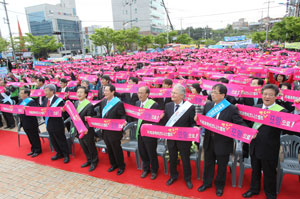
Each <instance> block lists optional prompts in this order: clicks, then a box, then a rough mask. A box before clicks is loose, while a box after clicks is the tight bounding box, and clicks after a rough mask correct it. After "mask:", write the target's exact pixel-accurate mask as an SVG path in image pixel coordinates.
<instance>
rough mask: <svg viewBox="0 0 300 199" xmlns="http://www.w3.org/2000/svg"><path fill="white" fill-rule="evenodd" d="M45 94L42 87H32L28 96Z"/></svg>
mask: <svg viewBox="0 0 300 199" xmlns="http://www.w3.org/2000/svg"><path fill="white" fill-rule="evenodd" d="M40 96H45V92H44V90H43V89H34V90H31V91H30V97H40Z"/></svg>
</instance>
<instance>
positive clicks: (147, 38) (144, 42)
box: [138, 35, 154, 50]
mask: <svg viewBox="0 0 300 199" xmlns="http://www.w3.org/2000/svg"><path fill="white" fill-rule="evenodd" d="M153 41H154V37H153V36H152V35H141V37H140V40H139V42H138V44H139V47H141V48H142V49H143V50H147V48H148V46H149V45H151V44H153Z"/></svg>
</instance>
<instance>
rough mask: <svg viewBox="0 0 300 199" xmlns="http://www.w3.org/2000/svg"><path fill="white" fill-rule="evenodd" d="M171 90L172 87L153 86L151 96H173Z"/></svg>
mask: <svg viewBox="0 0 300 199" xmlns="http://www.w3.org/2000/svg"><path fill="white" fill-rule="evenodd" d="M171 92H172V89H171V88H151V89H150V95H149V96H150V97H151V98H164V97H171Z"/></svg>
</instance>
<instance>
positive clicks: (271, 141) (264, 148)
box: [250, 104, 287, 160]
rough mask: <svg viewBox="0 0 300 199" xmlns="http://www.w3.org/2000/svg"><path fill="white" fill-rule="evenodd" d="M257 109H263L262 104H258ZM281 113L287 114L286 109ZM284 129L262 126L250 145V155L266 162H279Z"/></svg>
mask: <svg viewBox="0 0 300 199" xmlns="http://www.w3.org/2000/svg"><path fill="white" fill-rule="evenodd" d="M255 107H258V108H262V107H263V105H262V104H258V105H256V106H255ZM280 112H285V113H287V110H286V109H283V110H282V111H280ZM281 132H283V130H282V129H279V128H275V127H271V126H267V125H262V126H261V127H260V128H259V129H258V133H257V135H256V138H255V139H252V141H251V143H250V154H251V155H253V154H255V156H256V157H257V158H258V159H264V160H277V159H278V155H279V148H280V133H281Z"/></svg>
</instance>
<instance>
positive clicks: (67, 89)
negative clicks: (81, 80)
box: [57, 87, 71, 92]
mask: <svg viewBox="0 0 300 199" xmlns="http://www.w3.org/2000/svg"><path fill="white" fill-rule="evenodd" d="M61 90H62V88H59V89H58V90H57V92H62V91H61ZM69 91H71V90H70V88H69V87H67V88H66V90H65V92H69Z"/></svg>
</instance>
